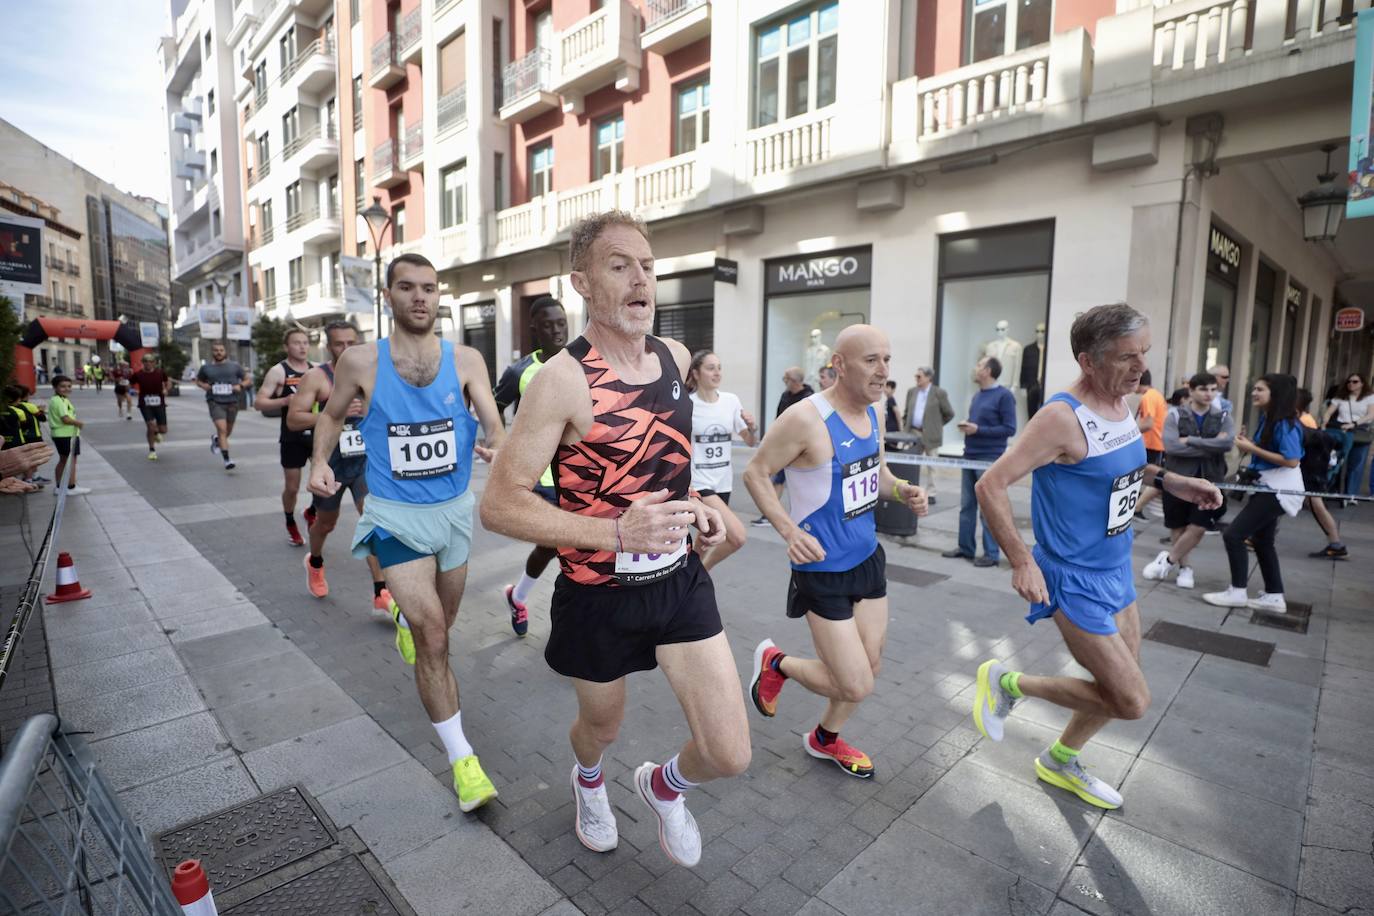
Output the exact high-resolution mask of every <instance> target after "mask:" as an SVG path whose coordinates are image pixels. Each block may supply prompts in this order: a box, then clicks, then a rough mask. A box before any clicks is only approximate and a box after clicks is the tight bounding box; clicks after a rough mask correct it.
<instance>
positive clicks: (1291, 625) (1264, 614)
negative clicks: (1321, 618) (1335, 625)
mask: <svg viewBox="0 0 1374 916" xmlns="http://www.w3.org/2000/svg"><path fill="white" fill-rule="evenodd" d="M1250 622H1251V623H1253V624H1258V625H1259V626H1262V627H1273V628H1274V629H1276V630H1287V631H1288V632H1290V633H1306V632H1307V625H1308V624H1309V623H1311V622H1312V605H1310V604H1302V603H1300V602H1297V601H1290V602H1288V612H1287V613H1284V614H1271V613H1269V612H1268V611H1255V612H1254V613H1253V614H1251V615H1250Z"/></svg>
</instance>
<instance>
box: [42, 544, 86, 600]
mask: <svg viewBox="0 0 1374 916" xmlns="http://www.w3.org/2000/svg"><path fill="white" fill-rule="evenodd" d="M89 597H91V590H90V589H89V588H82V587H81V582H80V581H79V580H78V579H77V578H76V564H75V563H73V562H72V555H71V554H69V553H67V552H66V551H63V552H62V553H59V554H58V555H57V591H56V592H54V593H53V594H51V595H49V596H48V599H47V600H48V604H61V603H62V602H63V601H80V600H81V599H82V598H89Z"/></svg>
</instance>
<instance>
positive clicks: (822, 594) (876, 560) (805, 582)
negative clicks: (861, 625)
mask: <svg viewBox="0 0 1374 916" xmlns="http://www.w3.org/2000/svg"><path fill="white" fill-rule="evenodd" d="M886 597H887V554H885V553H883V545H882V544H879V545H878V547H877V549H876V550H874V551H873V553H871V554H870V555H869V557H868V559H867V560H864V561H863V562H862V563H860V564H859V565H858V566H855V567H854V568H853V569H846V570H845V571H844V572H807V571H805V570H801V569H794V570H792V581H791V582H790V583H789V584H788V586H787V616H788V617H805V616H806V613H807V612H808V611H810V612H811V613H813V614H815V615H816V616H818V617H824V618H825V619H826V620H850V619H852V618H853V616H854V602H856V601H864V600H866V599H869V598H886Z"/></svg>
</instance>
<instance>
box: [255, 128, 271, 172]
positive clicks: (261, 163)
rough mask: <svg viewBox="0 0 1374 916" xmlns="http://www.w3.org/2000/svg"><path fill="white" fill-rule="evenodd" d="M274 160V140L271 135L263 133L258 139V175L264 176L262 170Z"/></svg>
mask: <svg viewBox="0 0 1374 916" xmlns="http://www.w3.org/2000/svg"><path fill="white" fill-rule="evenodd" d="M271 159H272V140H271V134H268V133H266V132H265V131H264V132H263V135H262V136H261V137H259V138H258V175H259V176H261V175H262V170H263V169H264V168H265V167H266V166H267V164H268V162H270V161H271Z"/></svg>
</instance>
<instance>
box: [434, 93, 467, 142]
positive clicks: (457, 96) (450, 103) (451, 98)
mask: <svg viewBox="0 0 1374 916" xmlns="http://www.w3.org/2000/svg"><path fill="white" fill-rule="evenodd" d="M467 120H468V85H467V83H459V84H458V86H457V87H455V88H454V89H451V90H449V92H448V93H447V94H445V95H441V96H439V133H441V134H442V133H444V132H445V131H448V130H453V129H455V128H458V127H462V126H463V125H464V124H466V123H467Z"/></svg>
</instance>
